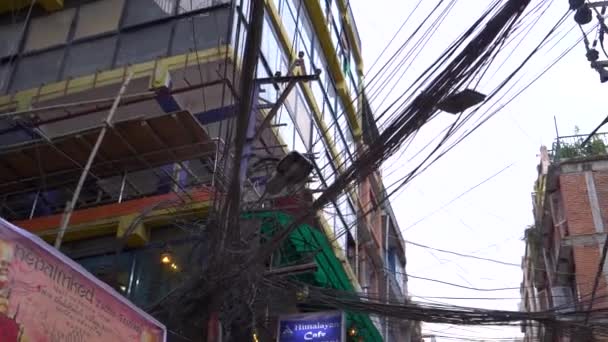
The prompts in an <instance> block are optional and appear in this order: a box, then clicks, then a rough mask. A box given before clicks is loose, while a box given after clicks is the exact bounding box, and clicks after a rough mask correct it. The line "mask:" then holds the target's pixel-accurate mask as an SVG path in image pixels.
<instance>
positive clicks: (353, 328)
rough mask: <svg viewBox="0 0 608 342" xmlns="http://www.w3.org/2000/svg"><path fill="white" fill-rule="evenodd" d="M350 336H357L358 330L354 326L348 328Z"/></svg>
mask: <svg viewBox="0 0 608 342" xmlns="http://www.w3.org/2000/svg"><path fill="white" fill-rule="evenodd" d="M348 336H350V337H355V336H357V328H355V327H354V326H352V327H350V328H348Z"/></svg>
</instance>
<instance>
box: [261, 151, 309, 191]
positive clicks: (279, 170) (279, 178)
mask: <svg viewBox="0 0 608 342" xmlns="http://www.w3.org/2000/svg"><path fill="white" fill-rule="evenodd" d="M313 168H314V165H313V163H312V162H311V161H310V160H308V158H306V157H305V156H304V155H302V154H301V153H299V152H296V151H291V152H289V153H288V154H287V155H286V156H285V157H284V158H283V159H281V161H279V163H278V164H277V166H276V169H275V171H274V174H273V175H272V177H271V178H270V180H269V181H268V183H266V192H268V193H269V194H271V195H277V194H279V193H280V192H281V191H283V190H284V189H286V188H287V187H289V186H295V185H298V184H302V183H304V182H305V181H306V180H307V179H308V176H309V175H310V173H311V172H312V170H313Z"/></svg>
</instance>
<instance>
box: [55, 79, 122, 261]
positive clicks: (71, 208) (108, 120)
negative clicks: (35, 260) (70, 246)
mask: <svg viewBox="0 0 608 342" xmlns="http://www.w3.org/2000/svg"><path fill="white" fill-rule="evenodd" d="M132 77H133V72H132V71H131V72H130V73H129V76H127V78H126V79H125V81H124V82H123V84H122V86H121V87H120V90H119V91H118V94H117V95H116V98H115V99H114V103H113V104H112V107H111V108H110V111H109V112H108V116H107V118H106V121H105V125H104V126H103V127H102V128H101V131H99V135H98V136H97V141H96V142H95V145H94V146H93V150H91V153H90V154H89V159H88V160H87V163H86V165H85V167H84V170H82V173H81V174H80V179H79V180H78V184H77V185H76V191H74V195H73V196H72V200H71V201H69V202H68V203H67V205H66V208H65V213H64V215H63V219H62V220H61V226H60V227H59V232H58V233H57V238H56V239H55V248H57V249H60V248H61V242H62V240H63V236H64V235H65V231H66V229H67V227H68V224H69V223H70V218H71V217H72V213H73V212H74V208H75V206H76V202H78V198H79V197H80V192H81V191H82V186H83V185H84V181H85V180H86V178H87V175H88V173H89V171H90V169H91V166H92V165H93V160H95V157H96V156H97V152H98V151H99V147H101V143H102V142H103V138H104V137H105V135H106V133H107V132H108V128H110V127H111V126H112V119H113V118H114V114H116V109H118V104H119V103H120V98H121V96H122V95H123V94H124V92H125V91H126V90H127V86H128V85H129V82H131V78H132Z"/></svg>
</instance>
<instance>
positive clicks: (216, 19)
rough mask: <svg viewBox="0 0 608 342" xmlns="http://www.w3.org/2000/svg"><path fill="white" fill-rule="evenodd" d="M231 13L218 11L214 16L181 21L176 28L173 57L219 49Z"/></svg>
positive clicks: (198, 16)
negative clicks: (191, 52)
mask: <svg viewBox="0 0 608 342" xmlns="http://www.w3.org/2000/svg"><path fill="white" fill-rule="evenodd" d="M229 13H230V12H229V10H227V9H226V10H218V11H214V12H213V15H204V14H201V15H196V16H191V17H189V18H185V19H181V20H179V21H178V22H177V24H176V26H175V34H174V35H173V44H172V46H171V55H178V54H182V53H187V52H190V51H194V50H195V49H197V50H198V51H201V50H205V49H209V48H212V47H217V46H218V44H219V42H220V39H223V37H224V35H225V32H226V30H227V29H228V17H229ZM193 21H194V22H193ZM195 37H196V43H195V41H194V38H195Z"/></svg>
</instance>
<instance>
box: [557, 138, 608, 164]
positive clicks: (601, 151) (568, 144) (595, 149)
mask: <svg viewBox="0 0 608 342" xmlns="http://www.w3.org/2000/svg"><path fill="white" fill-rule="evenodd" d="M587 137H588V136H587V135H570V136H564V137H558V138H557V139H556V140H555V142H554V143H553V149H552V151H550V156H551V159H552V160H553V161H554V162H559V161H565V160H568V159H581V158H593V157H600V156H606V155H608V133H596V134H594V135H593V137H591V139H590V140H589V141H588V142H587V143H586V144H585V145H584V146H583V142H584V141H585V139H587Z"/></svg>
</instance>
